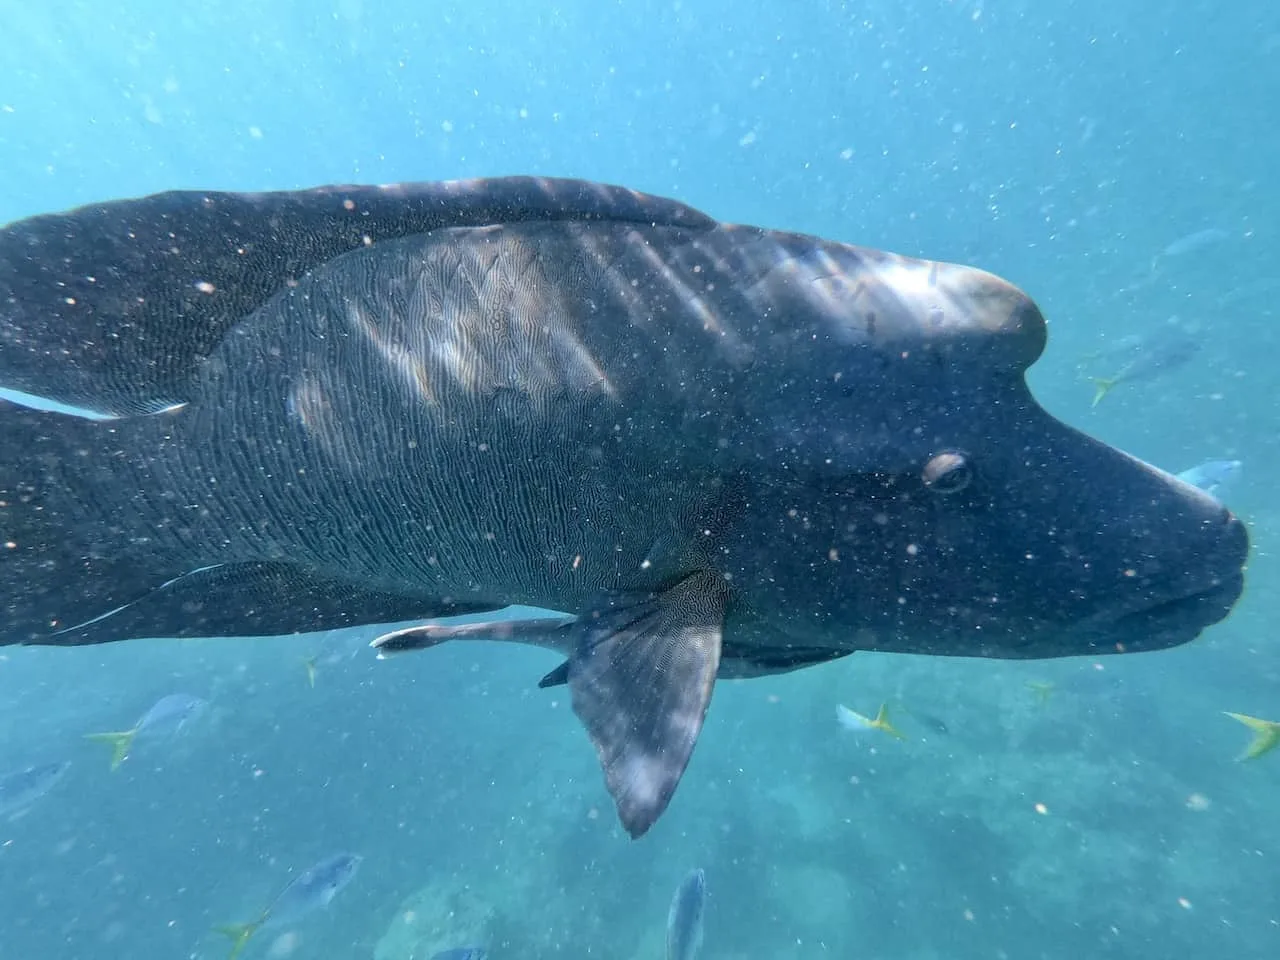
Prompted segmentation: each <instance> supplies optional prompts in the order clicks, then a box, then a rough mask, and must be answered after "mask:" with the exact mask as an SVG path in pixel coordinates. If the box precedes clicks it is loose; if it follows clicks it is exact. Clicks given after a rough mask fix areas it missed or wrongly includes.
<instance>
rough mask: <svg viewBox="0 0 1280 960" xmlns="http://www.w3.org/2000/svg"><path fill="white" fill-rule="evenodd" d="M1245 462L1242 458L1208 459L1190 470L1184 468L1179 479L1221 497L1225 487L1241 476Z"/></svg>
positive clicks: (1212, 495)
mask: <svg viewBox="0 0 1280 960" xmlns="http://www.w3.org/2000/svg"><path fill="white" fill-rule="evenodd" d="M1243 469H1244V463H1243V462H1242V461H1240V460H1206V461H1205V462H1204V463H1199V464H1196V465H1195V466H1194V467H1192V468H1191V469H1190V470H1183V471H1182V472H1181V473H1180V474H1178V475H1177V476H1178V479H1179V480H1181V481H1182V482H1183V483H1189V484H1191V485H1192V486H1193V487H1199V488H1200V489H1201V490H1203V491H1204V492H1205V493H1207V494H1209V496H1211V497H1215V498H1220V497H1221V495H1222V493H1223V492H1224V489H1225V488H1226V487H1227V486H1229V485H1230V484H1231V483H1233V482H1234V481H1235V479H1236V478H1237V477H1239V476H1240V472H1241V471H1242V470H1243Z"/></svg>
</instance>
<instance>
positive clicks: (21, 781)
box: [0, 760, 71, 815]
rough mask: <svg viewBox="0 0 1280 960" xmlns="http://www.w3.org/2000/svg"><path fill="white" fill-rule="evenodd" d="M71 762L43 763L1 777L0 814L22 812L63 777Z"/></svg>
mask: <svg viewBox="0 0 1280 960" xmlns="http://www.w3.org/2000/svg"><path fill="white" fill-rule="evenodd" d="M70 766H71V763H70V762H69V761H67V760H59V761H57V762H55V763H41V764H37V765H36V766H33V767H27V768H26V769H25V770H18V771H16V772H14V773H7V774H5V775H4V776H2V777H0V815H8V814H15V813H21V812H22V811H24V810H26V809H27V807H29V806H31V804H33V803H35V802H36V801H37V800H39V799H40V798H41V797H43V796H44V795H45V794H46V793H48V792H49V791H50V789H52V788H53V785H54V784H55V783H57V782H58V781H59V780H61V779H62V775H63V774H64V773H66V772H67V768H68V767H70Z"/></svg>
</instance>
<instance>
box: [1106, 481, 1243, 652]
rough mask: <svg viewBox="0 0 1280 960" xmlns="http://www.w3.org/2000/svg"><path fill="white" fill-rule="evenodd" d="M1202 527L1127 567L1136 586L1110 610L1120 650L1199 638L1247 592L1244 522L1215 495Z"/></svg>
mask: <svg viewBox="0 0 1280 960" xmlns="http://www.w3.org/2000/svg"><path fill="white" fill-rule="evenodd" d="M1202 499H1203V501H1205V503H1204V506H1205V507H1206V510H1205V514H1204V515H1203V516H1202V517H1201V518H1200V519H1199V526H1198V529H1196V530H1194V531H1192V532H1190V533H1189V534H1187V535H1184V536H1182V537H1178V538H1176V539H1175V540H1174V546H1173V548H1172V549H1170V550H1169V551H1168V552H1167V553H1165V554H1164V555H1163V556H1160V555H1157V556H1154V557H1151V556H1149V557H1148V558H1147V560H1148V561H1149V562H1148V563H1147V564H1145V566H1143V567H1138V568H1137V569H1135V568H1128V569H1126V570H1125V575H1126V576H1127V577H1128V578H1129V579H1131V580H1132V581H1133V583H1134V590H1133V591H1132V592H1131V594H1130V596H1129V597H1128V598H1127V599H1126V600H1125V601H1123V602H1122V603H1121V605H1120V607H1119V608H1118V609H1114V610H1112V611H1110V612H1109V614H1108V616H1107V619H1108V620H1110V621H1111V623H1112V624H1113V629H1112V630H1111V631H1108V632H1109V633H1111V634H1113V635H1114V644H1115V647H1116V648H1117V649H1118V650H1122V651H1123V650H1135V651H1136V650H1158V649H1164V648H1167V647H1173V646H1178V645H1180V644H1183V643H1188V642H1190V641H1191V640H1194V639H1195V638H1196V637H1197V636H1199V635H1200V633H1201V632H1202V631H1203V630H1205V629H1206V628H1208V627H1211V626H1213V625H1214V624H1216V623H1219V622H1221V621H1222V620H1225V619H1226V618H1227V616H1228V615H1229V614H1230V613H1231V610H1232V609H1233V608H1234V606H1235V604H1236V601H1238V600H1239V599H1240V596H1241V594H1242V593H1243V591H1244V568H1245V563H1246V561H1247V559H1248V554H1249V535H1248V531H1247V530H1246V528H1245V525H1244V523H1242V522H1241V521H1240V519H1239V518H1238V517H1236V516H1235V514H1233V513H1232V512H1231V511H1230V510H1228V509H1226V508H1225V507H1223V506H1221V505H1220V504H1218V503H1217V502H1216V501H1214V500H1213V499H1212V498H1211V497H1208V496H1207V495H1202Z"/></svg>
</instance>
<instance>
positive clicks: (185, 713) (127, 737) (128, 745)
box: [86, 693, 208, 770]
mask: <svg viewBox="0 0 1280 960" xmlns="http://www.w3.org/2000/svg"><path fill="white" fill-rule="evenodd" d="M207 706H208V701H206V700H203V699H201V698H200V697H197V696H193V695H192V694H189V693H171V694H168V695H167V696H163V697H161V698H160V699H159V700H157V701H156V702H155V703H153V704H152V705H151V706H150V707H149V708H147V711H146V713H144V714H143V715H142V716H141V717H139V718H138V722H137V723H135V724H134V725H133V726H132V727H130V728H129V729H128V730H118V731H111V732H107V733H90V734H86V739H89V740H93V741H95V742H98V743H105V744H107V745H108V746H110V747H111V769H112V770H116V769H118V768H119V766H120V764H121V763H123V762H124V761H125V760H126V759H127V758H128V756H129V751H130V750H131V749H132V748H133V744H134V741H135V740H136V739H137V738H138V737H140V736H141V737H146V738H154V739H164V738H167V737H173V736H176V735H178V734H179V733H181V732H182V731H183V730H184V729H185V728H186V726H187V724H189V723H191V722H192V721H194V720H195V719H196V718H197V717H198V716H199V715H200V714H201V713H203V712H204V709H205V707H207Z"/></svg>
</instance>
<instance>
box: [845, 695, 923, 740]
mask: <svg viewBox="0 0 1280 960" xmlns="http://www.w3.org/2000/svg"><path fill="white" fill-rule="evenodd" d="M836 720H838V721H839V722H840V726H842V727H844V729H846V730H851V731H853V732H855V733H862V732H865V731H868V730H879V731H880V732H882V733H887V734H889V736H891V737H897V738H898V739H899V740H905V739H907V738H906V737H905V736H904V735H903V734H902V733H901V731H899V730H898V729H897V728H896V727H895V726H894V725H893V724H892V723H890V722H889V708H888V704H883V703H882V704H880V711H879V712H878V713H877V714H876V718H875V719H874V720H872V719H871V718H870V717H864V716H863V715H862V714H860V713H858V712H857V711H856V710H850V709H849V708H848V707H846V706H845V705H844V704H839V703H838V704H836Z"/></svg>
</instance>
